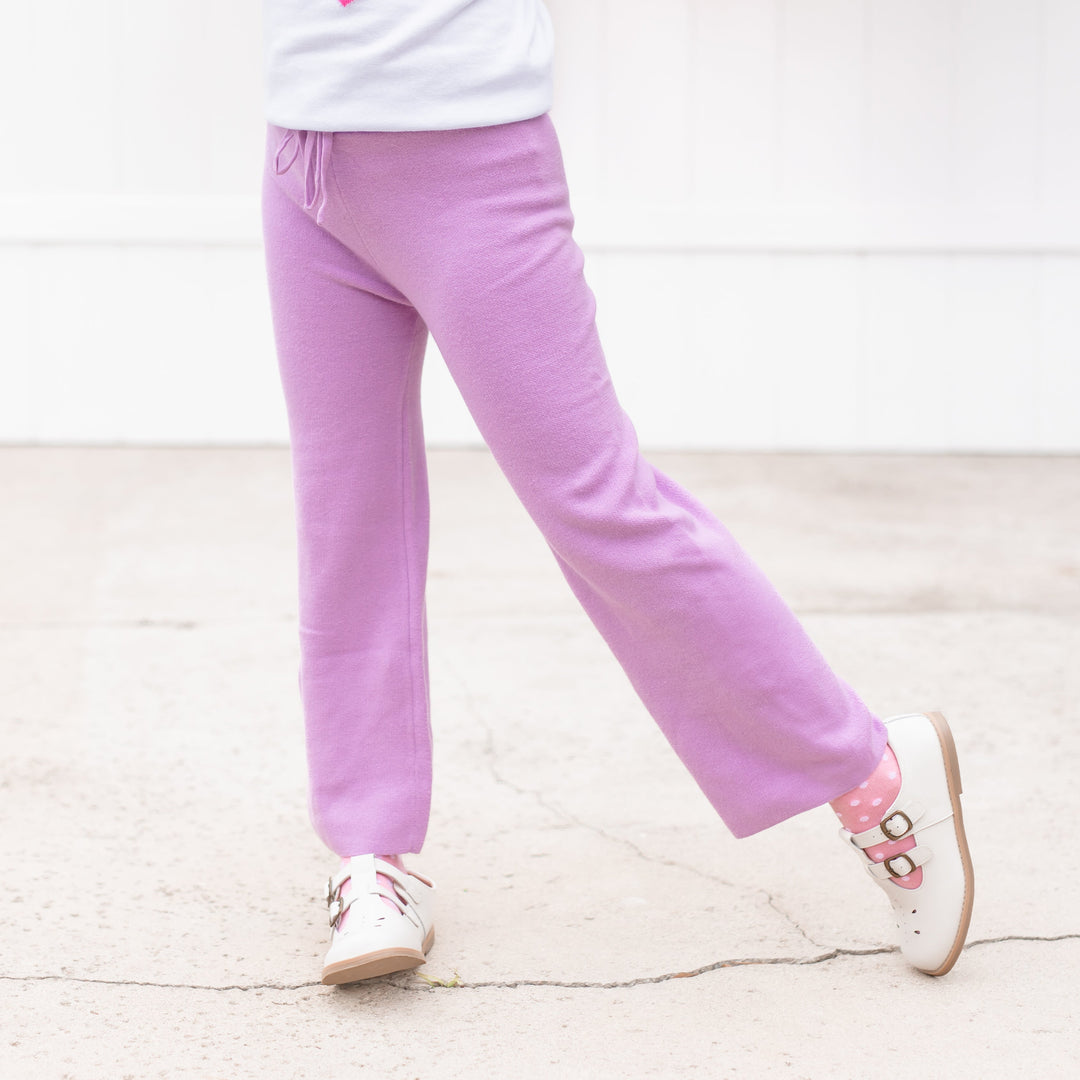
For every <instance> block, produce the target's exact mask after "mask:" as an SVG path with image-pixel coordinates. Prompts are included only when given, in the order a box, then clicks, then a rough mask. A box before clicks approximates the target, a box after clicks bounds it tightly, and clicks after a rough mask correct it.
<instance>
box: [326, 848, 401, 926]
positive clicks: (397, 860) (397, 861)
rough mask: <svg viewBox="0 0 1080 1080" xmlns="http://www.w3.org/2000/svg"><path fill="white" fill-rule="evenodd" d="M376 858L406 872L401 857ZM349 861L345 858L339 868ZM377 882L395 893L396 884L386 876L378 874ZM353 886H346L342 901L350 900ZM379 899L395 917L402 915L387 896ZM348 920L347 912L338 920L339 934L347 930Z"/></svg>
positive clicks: (385, 856) (382, 856)
mask: <svg viewBox="0 0 1080 1080" xmlns="http://www.w3.org/2000/svg"><path fill="white" fill-rule="evenodd" d="M375 858H377V859H382V861H383V862H388V863H389V864H390V865H391V866H396V867H397V868H398V869H399V870H401V871H404V870H405V860H404V859H402V857H401V856H400V855H376V856H375ZM348 861H349V860H348V858H345V857H343V858H342V860H341V867H339V869H341V868H342V867H344V866H345V864H346V863H347V862H348ZM375 880H376V881H377V882H378V883H379V884H380V885H382V886H383V887H384V888H386V889H389V890H390V891H391V892H393V889H394V883H393V882H392V881H391V880H390V879H389V878H388V877H387V876H386V875H385V874H376V875H375ZM351 886H352V882H349V883H348V884H347V885H346V886H345V888H344V889H343V890H342V900H346V901H347V900H348V897H349V889H350V887H351ZM379 899H380V900H382V902H383V903H384V904H385V905H386V906H387V907H388V908H390V910H391V911H392V912H393V913H394V914H395V915H397V914H400V912H399V911H398V908H397V905H396V904H395V903H394V902H393V901H392V900H387V899H386V897H385V896H381V897H379ZM348 920H349V913H348V912H347V911H346V912H345V914H344V915H342V916H341V918H340V919H338V924H337V930H338V933H339V934H340V933H341V932H342V931H343V930H344V929H345V926H346V924H347V923H348Z"/></svg>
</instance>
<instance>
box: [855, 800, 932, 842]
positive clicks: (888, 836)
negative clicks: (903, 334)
mask: <svg viewBox="0 0 1080 1080" xmlns="http://www.w3.org/2000/svg"><path fill="white" fill-rule="evenodd" d="M925 814H926V811H925V810H924V809H923V808H922V807H921V806H920V805H919V804H918V803H907V804H905V805H904V806H903V807H900V806H895V805H894V806H891V807H890V808H889V810H888V812H887V813H886V814H885V816H884V817H883V818H882V819H881V822H880V823H879V824H877V825H875V826H874V827H873V828H872V829H867V830H866V831H865V832H858V833H853V832H851V830H850V829H841V830H840V835H841V836H843V837H844V839H845V840H847V841H848V842H849V843H852V844H854V845H855V847H857V848H858V849H859V850H860V851H865V850H866V848H868V847H873V846H874V845H875V844H885V843H887V842H888V841H890V840H903V839H904V837H905V836H910V835H911V834H912V833H913V832H914V831H915V826H916V825H918V824H919V823H920V822H921V821H922V818H923V817H924V816H925ZM920 827H921V826H920Z"/></svg>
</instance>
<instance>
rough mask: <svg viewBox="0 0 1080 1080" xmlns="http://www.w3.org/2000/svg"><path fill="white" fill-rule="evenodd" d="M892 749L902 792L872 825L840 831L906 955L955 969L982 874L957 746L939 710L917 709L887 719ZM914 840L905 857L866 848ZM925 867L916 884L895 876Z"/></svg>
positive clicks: (926, 966)
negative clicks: (892, 920)
mask: <svg viewBox="0 0 1080 1080" xmlns="http://www.w3.org/2000/svg"><path fill="white" fill-rule="evenodd" d="M885 725H886V727H887V729H888V732H889V746H891V747H892V750H893V753H894V754H895V755H896V761H897V764H898V765H899V766H900V793H899V794H898V795H897V797H896V801H895V802H894V803H893V804H892V806H890V807H889V809H888V810H887V811H886V812H885V813H884V814H883V815H882V817H881V821H880V823H879V824H878V825H876V826H875V827H874V828H872V829H868V830H866V831H864V832H859V833H851V832H849V831H848V830H847V829H841V830H840V835H841V836H842V837H843V838H844V839H845V840H847V841H848V842H849V843H850V844H852V845H853V846H854V847H855V849H856V851H857V853H858V855H859V858H860V859H861V860H862V862H863V863H864V864H865V865H866V870H867V872H868V873H869V874H870V876H871V877H873V879H874V880H875V881H876V882H877V883H878V885H880V886H881V888H882V889H883V890H884V891H885V894H886V895H887V896H888V898H889V902H890V903H891V904H892V908H893V912H894V913H895V915H896V920H897V926H898V927H899V929H900V951H901V952H902V953H903V955H904V958H905V959H906V960H907V961H908V962H909V963H911V964H912V965H913V966H914V967H916V968H918V969H919V970H920V971H925V972H926V973H927V974H928V975H944V974H945V973H946V972H948V971H949V970H950V969H951V968H952V966H953V964H955V963H956V958H957V957H958V956H959V955H960V950H961V949H962V948H963V947H964V939H965V938H966V937H967V931H968V924H969V923H970V921H971V905H972V900H973V898H974V891H975V878H974V873H973V871H972V867H971V855H970V853H969V852H968V846H967V839H966V837H965V836H964V819H963V815H962V813H961V810H960V792H961V786H960V767H959V764H958V763H957V759H956V746H955V745H954V743H953V738H952V733H951V732H950V731H949V725H948V724H947V723H946V722H945V717H943V716H942V715H941V714H940V713H925V714H924V713H912V714H910V715H905V716H895V717H892V718H891V719H889V720H886V721H885ZM909 836H913V837H914V838H915V846H914V847H913V848H911V849H910V850H908V851H906V852H903V853H902V854H897V855H893V856H891V857H889V858H886V859H884V860H882V861H881V862H874V861H873V860H872V859H870V858H869V857H868V856H867V855H866V854H865V849H866V848H868V847H873V846H874V845H875V844H882V843H885V842H887V841H890V840H894V841H895V840H903V839H905V838H906V837H909ZM916 867H922V882H921V884H920V885H919V886H918V888H915V889H905V888H902V887H901V886H899V885H897V884H895V879H897V878H902V877H904V876H905V875H907V874H910V873H912V872H913V871H914V870H915V868H916Z"/></svg>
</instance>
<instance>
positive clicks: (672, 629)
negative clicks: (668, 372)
mask: <svg viewBox="0 0 1080 1080" xmlns="http://www.w3.org/2000/svg"><path fill="white" fill-rule="evenodd" d="M326 172H327V177H328V187H327V190H328V191H329V193H330V197H329V200H328V203H327V206H326V222H327V227H328V228H330V229H331V230H332V231H334V232H335V235H338V236H339V237H340V238H342V240H343V242H345V243H346V244H348V245H349V246H350V247H351V248H352V249H353V250H355V251H359V250H363V251H365V252H366V253H367V254H368V255H369V257H370V258H371V260H372V262H373V264H374V265H377V266H378V268H379V271H380V273H381V274H382V275H383V276H384V277H385V278H386V279H387V280H389V281H392V282H393V283H394V285H395V286H396V287H397V288H399V289H400V290H401V292H402V293H403V294H405V295H407V296H408V297H409V299H410V300H411V301H412V303H413V304H414V305H415V306H416V308H417V310H418V311H420V312H421V314H422V315H423V317H424V319H425V321H426V322H427V324H428V326H429V327H430V328H431V331H432V333H433V335H434V337H435V338H436V340H437V341H438V343H439V346H440V349H441V351H442V353H443V356H444V357H445V358H446V361H447V364H448V365H449V367H450V370H451V372H452V374H453V376H454V378H455V380H456V381H457V384H458V386H459V387H460V389H461V392H462V394H463V396H464V398H465V401H466V403H467V404H468V406H469V408H470V410H471V411H472V414H473V416H474V417H475V419H476V421H477V424H478V425H479V428H480V430H481V432H482V433H483V435H484V438H485V439H486V440H487V442H488V445H489V446H490V448H491V450H492V452H493V453H494V455H495V457H496V459H497V460H498V462H499V464H500V466H501V467H502V468H503V470H504V471H505V473H506V475H507V477H508V478H509V480H510V482H511V483H512V485H513V486H514V488H515V490H516V492H517V494H518V495H519V496H520V498H521V500H522V502H523V503H524V504H525V506H526V508H527V509H528V511H529V513H530V514H531V515H532V517H533V518H534V520H535V521H536V522H537V524H538V525H539V527H540V528H541V529H542V531H543V533H544V536H545V538H546V539H547V541H548V543H549V544H550V546H551V548H552V550H553V551H554V553H555V556H556V558H557V559H558V561H559V565H560V566H561V568H562V570H563V572H564V573H565V575H566V578H567V580H568V581H569V583H570V586H571V588H572V589H573V590H574V592H575V593H576V595H577V596H578V598H579V599H580V601H581V603H582V604H583V605H584V607H585V608H586V610H587V611H588V613H589V615H590V617H591V618H592V619H593V621H594V622H595V624H596V625H597V627H598V628H599V630H600V631H601V633H602V634H603V635H604V637H605V638H606V640H607V642H608V643H609V645H610V646H611V648H612V650H613V651H614V653H615V655H616V656H617V657H618V659H619V660H620V662H621V663H622V665H623V667H624V668H625V670H626V671H627V673H628V675H629V677H630V679H631V680H632V682H633V684H634V686H635V688H636V689H637V691H638V693H639V694H640V696H641V698H642V700H643V701H644V702H645V704H646V706H647V707H648V708H649V710H650V711H651V713H652V715H653V716H654V717H655V718H656V720H657V721H658V723H659V724H660V726H661V728H662V729H663V731H664V732H665V734H666V735H667V737H668V739H669V740H670V741H671V743H672V745H673V746H674V748H675V749H676V751H677V752H678V753H679V755H680V756H681V757H682V759H683V760H684V762H685V763H686V764H687V766H688V767H689V769H690V771H691V772H692V773H693V775H694V776H695V778H696V779H697V781H698V783H699V784H700V785H701V787H702V789H703V790H704V791H705V793H706V795H707V796H708V797H709V799H710V800H711V801H712V803H713V805H714V806H715V807H716V809H717V810H718V812H719V813H720V814H721V816H722V817H723V818H724V820H725V821H726V822H727V824H728V826H729V827H730V828H731V830H732V831H733V832H734V833H735V834H736V835H739V836H743V835H748V834H750V833H753V832H756V831H758V830H760V829H763V828H765V827H767V826H769V825H772V824H774V823H776V822H778V821H780V820H783V819H784V818H787V817H789V816H791V815H793V814H795V813H798V812H800V811H802V810H806V809H808V808H810V807H812V806H816V805H820V804H821V803H824V802H826V801H828V800H829V799H832V798H835V797H836V796H837V795H839V794H840V793H841V792H844V791H847V790H848V789H849V788H851V787H853V786H855V785H856V784H858V783H859V782H861V781H862V780H864V779H865V778H866V777H867V776H869V775H870V773H871V772H872V771H873V769H874V768H875V766H876V765H877V764H878V762H879V761H880V759H881V756H882V752H883V750H884V746H885V739H886V735H885V731H884V728H883V726H882V725H881V723H880V722H879V721H878V720H877V719H876V718H874V717H872V716H871V715H870V714H869V713H868V712H867V709H866V707H865V706H864V705H863V703H862V702H861V701H860V700H859V699H858V697H857V696H856V695H855V694H854V693H853V692H852V690H851V689H850V688H849V687H848V686H846V685H845V684H844V683H843V682H841V681H840V680H839V679H838V678H837V677H836V676H835V675H834V674H833V672H832V671H831V670H830V669H829V667H828V665H827V664H826V663H825V661H824V660H823V658H822V657H821V656H820V654H819V653H818V651H817V650H816V649H815V648H814V646H813V645H812V644H811V642H810V641H809V639H808V638H807V636H806V634H805V633H804V631H803V629H802V627H801V626H800V625H799V623H798V621H797V620H796V619H795V617H794V615H793V614H792V613H791V611H790V610H789V609H788V607H787V606H786V605H785V604H784V602H783V601H782V600H781V599H780V597H779V596H778V595H777V594H776V592H775V591H774V589H773V588H772V586H771V585H770V584H769V582H768V581H767V580H766V578H765V576H764V575H763V574H762V573H761V571H760V570H759V569H758V568H757V567H756V566H755V565H754V563H753V562H752V561H751V560H750V559H749V558H748V557H747V556H746V555H745V553H744V552H743V551H742V550H741V548H740V547H739V546H738V544H737V543H736V542H735V540H734V539H733V538H732V537H731V536H730V534H729V533H728V532H727V531H726V530H725V529H724V528H723V526H722V525H721V524H720V523H719V522H718V521H716V519H715V518H714V517H712V515H711V514H709V513H708V512H707V511H706V510H705V509H704V508H703V507H702V506H701V505H700V504H699V503H698V502H697V501H696V500H694V499H693V498H692V497H691V496H690V495H688V494H687V493H686V492H685V491H683V490H682V489H681V488H680V487H679V486H678V485H676V484H675V483H673V482H672V481H671V480H670V479H668V478H667V477H666V476H664V475H663V474H661V473H659V472H657V471H656V470H655V469H654V468H652V466H650V465H649V464H648V463H647V462H646V461H644V460H643V459H642V457H641V455H640V453H639V451H638V445H637V440H636V436H635V432H634V429H633V427H632V425H631V423H630V421H629V419H628V418H627V417H626V415H625V413H624V412H623V410H622V408H621V407H620V405H619V402H618V400H617V398H616V395H615V392H614V389H613V387H612V384H611V380H610V378H609V375H608V372H607V368H606V365H605V360H604V356H603V352H602V350H601V347H600V342H599V340H598V337H597V333H596V328H595V325H594V300H593V296H592V293H591V292H590V290H589V288H588V286H587V285H586V283H585V280H584V277H583V276H582V264H583V259H582V254H581V252H580V250H579V249H578V247H577V245H576V244H575V242H574V240H573V238H572V236H571V225H572V217H571V214H570V210H569V205H568V198H567V191H566V184H565V179H564V176H563V171H562V163H561V158H560V153H559V147H558V143H557V140H556V138H555V134H554V131H553V129H552V126H551V123H550V120H549V119H548V118H547V117H539V118H537V119H535V120H529V121H523V122H521V123H517V124H507V125H500V126H498V127H493V128H478V129H470V130H464V131H448V132H399V133H387V132H378V133H370V132H369V133H359V134H351V135H345V136H335V142H334V149H333V155H332V158H331V160H330V163H329V166H328V168H327V170H326ZM657 362H658V377H660V370H659V369H660V368H661V367H662V364H663V357H658V358H657ZM381 850H385V848H383V849H381Z"/></svg>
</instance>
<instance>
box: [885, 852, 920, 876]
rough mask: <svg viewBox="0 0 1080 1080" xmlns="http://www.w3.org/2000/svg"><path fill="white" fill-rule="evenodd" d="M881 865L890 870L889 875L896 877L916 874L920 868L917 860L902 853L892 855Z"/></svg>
mask: <svg viewBox="0 0 1080 1080" xmlns="http://www.w3.org/2000/svg"><path fill="white" fill-rule="evenodd" d="M881 865H882V866H884V867H885V869H886V870H888V871H889V876H890V877H894V878H901V877H906V876H907V875H908V874H914V873H915V871H916V870H917V869H918V867H917V866H916V864H915V860H914V859H911V858H909V857H908V856H907V855H904V854H902V853H901V854H900V855H893V856H891V857H890V858H888V859H886V860H885V861H884V862H883V863H882V864H881Z"/></svg>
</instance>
